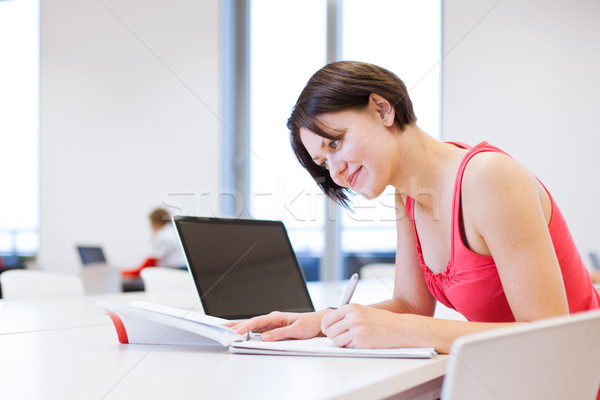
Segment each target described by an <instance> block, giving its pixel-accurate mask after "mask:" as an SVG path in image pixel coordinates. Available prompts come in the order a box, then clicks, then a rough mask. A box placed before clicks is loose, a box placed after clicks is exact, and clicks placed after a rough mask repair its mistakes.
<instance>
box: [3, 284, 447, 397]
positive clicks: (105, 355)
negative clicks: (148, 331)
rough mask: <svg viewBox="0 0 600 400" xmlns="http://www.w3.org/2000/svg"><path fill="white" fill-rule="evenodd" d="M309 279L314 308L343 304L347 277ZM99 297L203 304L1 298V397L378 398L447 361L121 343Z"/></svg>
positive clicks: (185, 297)
mask: <svg viewBox="0 0 600 400" xmlns="http://www.w3.org/2000/svg"><path fill="white" fill-rule="evenodd" d="M367 286H368V284H366V283H365V282H361V284H359V287H358V288H357V291H356V295H355V298H354V299H355V300H356V301H357V302H363V300H364V301H365V302H371V301H372V300H373V299H374V298H375V297H378V296H379V294H380V292H379V289H377V287H378V286H377V285H373V287H372V288H371V289H369V290H367ZM309 287H310V291H311V295H312V296H313V300H314V303H315V306H316V307H317V308H322V307H324V306H327V305H332V304H334V305H338V304H337V302H339V301H340V299H341V296H342V294H343V291H344V289H345V285H344V284H343V283H333V284H311V285H309ZM381 290H382V291H384V290H385V287H384V289H381ZM386 297H388V296H387V295H386V294H383V297H381V298H380V299H384V298H386ZM100 298H102V299H105V300H110V301H117V302H122V303H128V302H129V301H130V300H133V299H143V300H147V301H153V302H157V303H162V304H168V305H172V306H176V307H182V308H191V307H194V306H197V305H198V300H197V295H196V294H195V293H163V294H160V295H146V294H144V293H125V294H120V295H106V296H87V297H83V298H71V299H67V298H65V299H46V300H29V301H2V302H0V357H1V359H2V360H1V361H2V362H0V398H2V399H4V398H6V399H10V398H19V399H61V400H63V399H133V398H144V399H162V398H176V399H188V398H189V399H192V398H194V399H196V398H224V399H238V398H246V399H253V398H260V399H271V398H273V399H283V398H286V399H287V398H290V399H322V398H323V399H324V398H327V399H333V398H340V399H341V398H344V399H376V398H383V397H388V396H391V395H393V394H396V393H400V392H403V391H405V390H408V389H410V388H413V387H415V386H418V385H421V384H423V383H426V382H428V381H431V380H434V379H436V378H439V377H440V376H442V375H443V374H444V372H445V369H446V362H447V356H436V357H434V358H433V359H431V360H407V359H396V360H392V359H348V358H327V357H279V356H261V355H239V354H229V353H228V352H227V350H226V349H224V348H222V347H220V346H168V345H159V346H149V345H123V344H119V343H118V341H117V337H116V333H115V330H114V328H113V326H112V323H111V321H110V319H109V318H108V316H107V315H106V314H104V312H103V311H102V310H100V309H98V308H97V307H96V301H97V300H98V299H100ZM377 300H379V299H374V301H377Z"/></svg>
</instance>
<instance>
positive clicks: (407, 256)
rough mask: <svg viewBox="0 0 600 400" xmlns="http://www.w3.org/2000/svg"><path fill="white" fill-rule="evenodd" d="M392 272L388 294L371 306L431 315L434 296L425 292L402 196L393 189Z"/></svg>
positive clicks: (433, 308) (413, 238)
mask: <svg viewBox="0 0 600 400" xmlns="http://www.w3.org/2000/svg"><path fill="white" fill-rule="evenodd" d="M395 203H396V273H395V277H394V291H393V293H391V294H392V298H391V299H389V300H386V301H383V302H380V303H377V304H373V307H375V308H379V309H383V310H388V311H392V312H395V313H411V314H419V315H427V316H433V313H434V311H435V304H436V302H435V299H434V298H433V296H432V295H431V293H430V292H429V289H428V288H427V285H426V283H425V278H424V276H423V271H422V270H421V267H420V265H419V259H418V256H417V244H416V239H415V233H414V228H413V225H412V221H411V220H410V217H409V216H408V214H407V212H406V205H405V200H404V199H403V198H402V196H401V195H400V193H399V192H396V196H395Z"/></svg>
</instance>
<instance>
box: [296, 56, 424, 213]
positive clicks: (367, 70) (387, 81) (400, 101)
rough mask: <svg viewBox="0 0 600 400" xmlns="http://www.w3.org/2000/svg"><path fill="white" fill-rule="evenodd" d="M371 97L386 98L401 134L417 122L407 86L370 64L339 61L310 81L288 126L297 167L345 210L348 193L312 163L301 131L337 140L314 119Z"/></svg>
mask: <svg viewBox="0 0 600 400" xmlns="http://www.w3.org/2000/svg"><path fill="white" fill-rule="evenodd" d="M372 93H375V94H378V95H380V96H381V97H383V98H385V99H386V100H387V101H389V102H390V104H391V105H392V107H394V111H395V120H394V124H395V125H396V126H397V127H398V128H400V130H401V131H402V130H404V128H405V127H406V126H407V125H412V124H414V123H415V122H416V121H417V117H416V116H415V113H414V111H413V106H412V102H411V101H410V97H409V96H408V91H407V90H406V86H405V85H404V82H402V80H401V79H400V78H398V77H397V76H396V75H395V74H394V73H392V72H390V71H388V70H387V69H385V68H382V67H378V66H376V65H373V64H367V63H363V62H357V61H339V62H334V63H331V64H327V65H326V66H324V67H323V68H321V69H320V70H319V71H317V72H316V73H315V74H314V75H313V76H312V77H311V78H310V80H309V81H308V83H307V84H306V87H305V88H304V90H302V93H300V97H298V100H297V101H296V105H295V106H294V108H293V110H292V115H291V116H290V118H289V119H288V122H287V127H288V129H289V130H290V140H291V143H292V149H293V150H294V153H295V154H296V158H297V159H298V161H299V162H300V164H301V165H302V166H303V167H304V168H305V169H306V170H307V171H308V172H309V173H310V175H311V176H312V177H313V179H314V180H315V181H316V182H317V184H318V185H319V187H320V188H321V190H323V192H324V193H325V194H326V195H327V196H329V197H330V198H331V199H333V200H334V201H337V202H338V203H339V204H341V205H343V206H345V207H348V189H347V188H344V187H342V186H339V185H338V184H336V183H335V182H334V181H333V179H332V178H331V175H330V174H329V171H327V169H326V168H324V167H322V166H319V165H317V164H315V163H314V161H313V160H312V158H311V156H310V154H308V151H307V150H306V148H305V147H304V145H303V144H302V140H301V139H300V128H305V129H307V130H309V131H311V132H313V133H315V134H317V135H319V136H321V137H324V138H327V139H336V137H334V136H332V135H331V134H328V133H327V132H325V131H324V130H323V129H322V128H321V127H320V126H319V124H318V121H317V118H318V117H319V116H320V115H322V114H326V113H332V112H336V111H343V110H348V109H353V108H354V109H362V108H364V107H366V106H367V104H368V103H369V97H370V96H371V94H372Z"/></svg>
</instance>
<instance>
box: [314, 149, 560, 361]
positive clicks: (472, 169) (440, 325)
mask: <svg viewBox="0 0 600 400" xmlns="http://www.w3.org/2000/svg"><path fill="white" fill-rule="evenodd" d="M462 193H463V196H462V200H463V201H462V205H463V216H464V225H465V232H466V236H467V239H468V245H469V247H470V248H471V250H472V251H475V252H477V253H479V254H485V255H491V256H492V257H493V258H494V261H495V263H496V266H497V268H498V273H499V276H500V280H501V283H502V287H503V289H504V291H505V293H506V297H507V299H508V303H509V305H510V307H511V310H512V312H513V314H514V317H515V319H516V321H517V322H516V323H519V322H527V321H533V320H536V319H542V318H548V317H554V316H558V315H563V314H567V313H568V312H569V309H568V303H567V299H566V294H565V290H564V284H563V280H562V275H561V271H560V267H559V265H558V261H557V259H556V254H555V251H554V247H553V244H552V240H551V237H550V234H549V232H548V228H547V224H548V220H549V218H550V213H551V210H550V209H549V208H548V205H549V204H551V203H550V202H549V197H548V194H547V193H546V192H545V190H544V189H543V188H542V187H541V185H539V183H538V182H537V180H536V179H535V177H533V176H532V175H531V174H530V173H529V172H528V171H527V170H525V169H524V168H523V167H522V166H520V165H519V164H518V163H517V162H516V161H514V160H512V159H510V158H509V157H506V156H503V155H499V154H495V153H484V154H481V155H478V156H477V157H474V158H473V159H472V160H471V162H470V163H469V166H468V168H467V170H466V172H465V176H464V180H463V192H462ZM473 301H478V299H476V298H474V299H473ZM511 324H514V323H487V322H464V321H449V320H440V319H434V318H430V317H426V316H419V315H414V314H394V313H390V312H386V311H383V310H375V309H373V308H367V307H362V306H357V305H349V306H346V307H343V308H341V309H339V310H336V311H334V312H331V313H329V314H328V315H326V316H324V317H323V319H322V322H321V330H322V331H323V332H324V333H325V334H326V335H327V336H328V337H330V338H332V340H333V341H334V343H335V344H337V345H338V346H349V347H404V346H433V347H435V348H436V350H437V351H439V352H443V353H445V352H448V351H449V349H450V346H451V345H452V343H453V342H454V340H456V339H457V338H458V337H460V336H463V335H466V334H470V333H475V332H480V331H484V330H489V329H494V328H498V327H501V326H507V325H511Z"/></svg>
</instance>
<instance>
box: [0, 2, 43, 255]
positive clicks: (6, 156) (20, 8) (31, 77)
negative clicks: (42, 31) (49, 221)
mask: <svg viewBox="0 0 600 400" xmlns="http://www.w3.org/2000/svg"><path fill="white" fill-rule="evenodd" d="M39 26H40V24H39V2H38V1H34V0H13V1H0V54H1V55H2V62H0V171H2V173H0V188H1V191H2V196H0V254H2V255H7V254H10V255H13V256H14V255H17V254H18V255H32V254H35V252H36V251H37V249H38V226H39V177H38V175H39V174H38V169H39V155H38V141H39V134H38V129H39V128H38V127H39V117H38V115H39V112H38V108H39V106H38V104H39Z"/></svg>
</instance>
